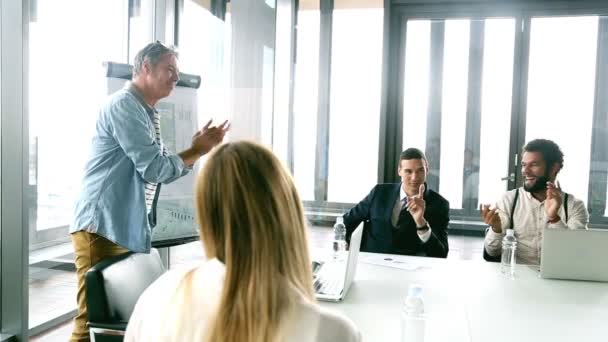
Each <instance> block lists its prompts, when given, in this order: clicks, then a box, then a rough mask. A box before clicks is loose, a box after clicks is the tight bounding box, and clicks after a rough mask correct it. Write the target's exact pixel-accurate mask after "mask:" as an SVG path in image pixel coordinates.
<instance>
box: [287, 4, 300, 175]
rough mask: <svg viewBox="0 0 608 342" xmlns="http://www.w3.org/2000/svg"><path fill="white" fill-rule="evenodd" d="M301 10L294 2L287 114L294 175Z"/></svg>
mask: <svg viewBox="0 0 608 342" xmlns="http://www.w3.org/2000/svg"><path fill="white" fill-rule="evenodd" d="M299 9H300V2H299V1H298V0H293V2H292V6H291V18H292V25H291V28H290V29H291V46H290V49H291V54H290V60H291V63H290V66H289V100H288V101H289V102H288V105H287V106H288V109H287V113H288V115H289V117H288V118H287V167H288V168H289V170H290V171H291V173H292V174H293V173H294V134H295V130H294V122H295V116H294V112H293V106H294V96H295V77H296V59H297V52H298V44H297V43H298V41H297V39H298V30H297V28H298V11H299Z"/></svg>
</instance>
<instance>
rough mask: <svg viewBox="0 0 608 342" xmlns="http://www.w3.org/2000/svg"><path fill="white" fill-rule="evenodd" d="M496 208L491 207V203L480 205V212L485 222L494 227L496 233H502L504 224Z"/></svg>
mask: <svg viewBox="0 0 608 342" xmlns="http://www.w3.org/2000/svg"><path fill="white" fill-rule="evenodd" d="M496 210H497V208H492V209H490V205H489V204H480V205H479V212H480V213H481V218H482V219H483V222H484V223H485V224H487V225H489V226H490V227H492V230H493V231H494V233H497V234H500V233H502V224H501V223H500V216H498V213H497V212H496Z"/></svg>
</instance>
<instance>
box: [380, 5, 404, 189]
mask: <svg viewBox="0 0 608 342" xmlns="http://www.w3.org/2000/svg"><path fill="white" fill-rule="evenodd" d="M388 13H389V12H388V11H386V10H385V15H386V16H387V17H388V15H389V14H388ZM384 27H385V28H384V56H385V57H384V62H383V70H382V74H383V76H382V77H383V79H384V83H383V84H384V89H383V92H382V94H383V95H382V96H383V97H384V98H383V103H382V104H381V106H382V109H381V112H380V113H381V114H380V132H379V137H380V143H379V156H380V158H379V160H378V180H379V182H380V183H391V182H395V181H397V171H396V170H397V168H398V166H399V165H398V159H399V153H400V152H401V148H402V146H403V135H402V134H403V79H404V72H403V71H404V70H405V62H406V61H405V46H406V41H405V39H406V37H407V19H405V18H402V17H400V16H399V17H398V16H397V15H394V14H393V15H392V16H390V20H386V21H385V26H384Z"/></svg>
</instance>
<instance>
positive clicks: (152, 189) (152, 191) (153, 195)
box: [145, 109, 167, 227]
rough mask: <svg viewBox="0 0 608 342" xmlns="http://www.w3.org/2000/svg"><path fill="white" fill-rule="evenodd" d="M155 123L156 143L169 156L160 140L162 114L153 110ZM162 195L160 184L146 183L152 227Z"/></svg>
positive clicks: (147, 203) (154, 223) (147, 202)
mask: <svg viewBox="0 0 608 342" xmlns="http://www.w3.org/2000/svg"><path fill="white" fill-rule="evenodd" d="M153 112H154V114H153V120H152V121H153V123H154V133H155V135H156V143H157V144H158V146H160V149H161V151H162V154H163V156H166V155H167V150H166V149H165V146H164V145H163V142H162V140H161V138H160V114H159V113H158V111H156V110H155V109H153ZM159 193H160V184H157V183H150V182H145V194H146V209H147V212H148V221H149V222H150V226H152V227H154V226H155V225H156V203H157V202H158V194H159Z"/></svg>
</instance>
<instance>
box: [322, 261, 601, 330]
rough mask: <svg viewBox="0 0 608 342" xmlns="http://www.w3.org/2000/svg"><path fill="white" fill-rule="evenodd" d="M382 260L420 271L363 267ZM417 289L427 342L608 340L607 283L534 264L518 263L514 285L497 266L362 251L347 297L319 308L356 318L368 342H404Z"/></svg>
mask: <svg viewBox="0 0 608 342" xmlns="http://www.w3.org/2000/svg"><path fill="white" fill-rule="evenodd" d="M378 256H386V257H392V258H393V259H395V260H396V259H399V260H401V261H403V262H405V263H407V264H408V265H413V266H420V268H418V269H416V270H413V271H410V270H404V269H398V268H393V267H387V266H380V265H375V264H370V263H366V262H364V261H365V260H366V259H367V260H368V261H369V260H370V258H372V259H373V258H377V257H378ZM600 262H606V261H600ZM412 283H417V284H421V285H422V287H423V297H424V303H425V312H426V314H427V321H426V337H425V342H435V341H442V342H444V341H450V342H460V341H467V342H470V341H473V342H478V341H479V342H482V341H484V342H485V341H493V342H501V341H509V342H512V341H518V342H527V341H530V342H541V341H550V342H562V341H563V342H566V341H568V342H571V341H579V340H580V341H586V342H593V341H598V342H599V341H602V342H606V341H608V283H599V282H585V281H567V280H548V279H542V278H540V277H539V272H538V267H535V266H524V265H517V269H516V274H515V278H514V279H510V278H508V277H506V276H504V275H502V274H501V273H500V268H499V264H496V263H488V262H483V261H462V260H447V259H436V258H422V257H406V256H389V255H384V254H370V253H360V254H359V263H358V266H357V273H356V276H355V281H354V283H353V284H352V286H351V288H350V290H349V292H348V294H347V296H346V298H345V299H344V300H343V301H342V302H340V303H329V302H320V304H321V305H322V306H324V307H327V308H330V309H332V310H335V311H338V312H341V313H343V314H344V315H345V316H347V317H349V318H350V319H352V320H353V321H354V322H355V324H356V325H357V327H358V328H359V329H360V331H361V334H362V336H363V340H364V341H373V342H376V341H399V339H400V336H401V330H400V329H401V325H400V315H401V310H402V305H403V300H404V298H405V295H406V293H407V289H408V287H409V285H410V284H412Z"/></svg>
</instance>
